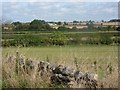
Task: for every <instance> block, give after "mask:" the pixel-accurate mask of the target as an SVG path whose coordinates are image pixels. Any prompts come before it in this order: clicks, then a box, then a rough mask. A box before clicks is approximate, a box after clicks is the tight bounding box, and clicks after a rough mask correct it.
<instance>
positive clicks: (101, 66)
mask: <svg viewBox="0 0 120 90" xmlns="http://www.w3.org/2000/svg"><path fill="white" fill-rule="evenodd" d="M16 50H17V48H3V60H2V61H3V65H2V66H3V68H2V72H3V73H2V74H3V83H2V84H3V88H5V87H13V88H21V87H29V88H50V87H62V86H54V85H52V84H51V82H50V78H49V77H47V76H44V77H40V76H36V77H34V73H32V74H31V75H28V74H26V73H21V74H19V75H17V74H16V73H15V62H14V61H15V60H16V55H15V53H16ZM18 51H19V53H20V54H22V56H25V59H27V58H32V59H33V60H37V61H38V60H44V61H48V60H49V62H50V63H57V64H63V65H64V66H69V67H71V68H76V67H77V68H78V69H79V70H80V71H82V72H84V73H85V72H92V73H97V74H98V81H99V86H100V85H101V87H102V85H103V87H105V88H110V87H112V88H117V87H118V65H117V60H118V51H117V47H115V46H84V47H83V46H79V47H31V48H19V49H18ZM10 56H12V60H11V61H12V62H8V60H9V59H10V58H9V57H10ZM76 65H77V66H76ZM73 87H78V86H76V84H74V85H73ZM83 87H84V86H83Z"/></svg>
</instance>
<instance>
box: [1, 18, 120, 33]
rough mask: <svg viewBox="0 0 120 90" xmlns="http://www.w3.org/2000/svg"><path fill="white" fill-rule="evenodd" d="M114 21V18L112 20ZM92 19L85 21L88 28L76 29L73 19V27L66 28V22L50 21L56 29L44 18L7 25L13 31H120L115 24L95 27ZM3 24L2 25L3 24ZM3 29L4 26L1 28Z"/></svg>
mask: <svg viewBox="0 0 120 90" xmlns="http://www.w3.org/2000/svg"><path fill="white" fill-rule="evenodd" d="M112 21H115V20H112ZM93 22H94V21H91V20H90V21H88V22H87V23H86V26H87V27H88V28H82V29H78V28H76V26H74V24H76V23H78V21H73V26H74V27H73V28H67V27H65V25H68V24H67V23H66V22H63V23H62V22H52V23H55V24H56V25H59V27H58V28H57V29H55V28H52V27H51V26H50V25H49V24H48V22H46V21H45V20H38V19H34V20H33V21H31V22H30V23H21V22H19V21H18V22H12V23H11V24H10V25H8V26H9V27H11V28H12V30H13V31H56V30H59V31H120V27H115V26H107V27H102V26H98V27H95V25H94V24H93ZM3 26H4V25H3ZM3 31H5V30H4V28H3Z"/></svg>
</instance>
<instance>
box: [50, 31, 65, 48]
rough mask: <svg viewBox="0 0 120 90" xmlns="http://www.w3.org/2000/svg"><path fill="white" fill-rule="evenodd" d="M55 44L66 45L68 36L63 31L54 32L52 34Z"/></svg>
mask: <svg viewBox="0 0 120 90" xmlns="http://www.w3.org/2000/svg"><path fill="white" fill-rule="evenodd" d="M51 40H52V43H53V45H60V46H61V45H66V44H67V37H66V36H65V35H64V34H63V33H62V32H53V34H52V36H51Z"/></svg>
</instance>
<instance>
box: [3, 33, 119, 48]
mask: <svg viewBox="0 0 120 90" xmlns="http://www.w3.org/2000/svg"><path fill="white" fill-rule="evenodd" d="M2 39H3V40H2V46H3V47H9V46H23V47H29V46H50V45H59V46H61V45H81V44H96V45H98V44H104V45H114V44H119V43H120V41H119V38H118V35H117V33H114V34H113V33H101V34H100V33H76V34H64V33H63V32H53V33H52V34H44V35H42V34H3V36H2Z"/></svg>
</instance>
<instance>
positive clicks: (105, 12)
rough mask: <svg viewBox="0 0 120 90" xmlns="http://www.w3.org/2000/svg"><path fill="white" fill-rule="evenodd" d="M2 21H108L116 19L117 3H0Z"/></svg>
mask: <svg viewBox="0 0 120 90" xmlns="http://www.w3.org/2000/svg"><path fill="white" fill-rule="evenodd" d="M2 18H3V21H4V20H11V21H21V22H29V21H32V20H33V19H42V20H46V21H73V20H78V21H86V20H94V21H101V20H110V19H114V18H118V3H117V2H2Z"/></svg>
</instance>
